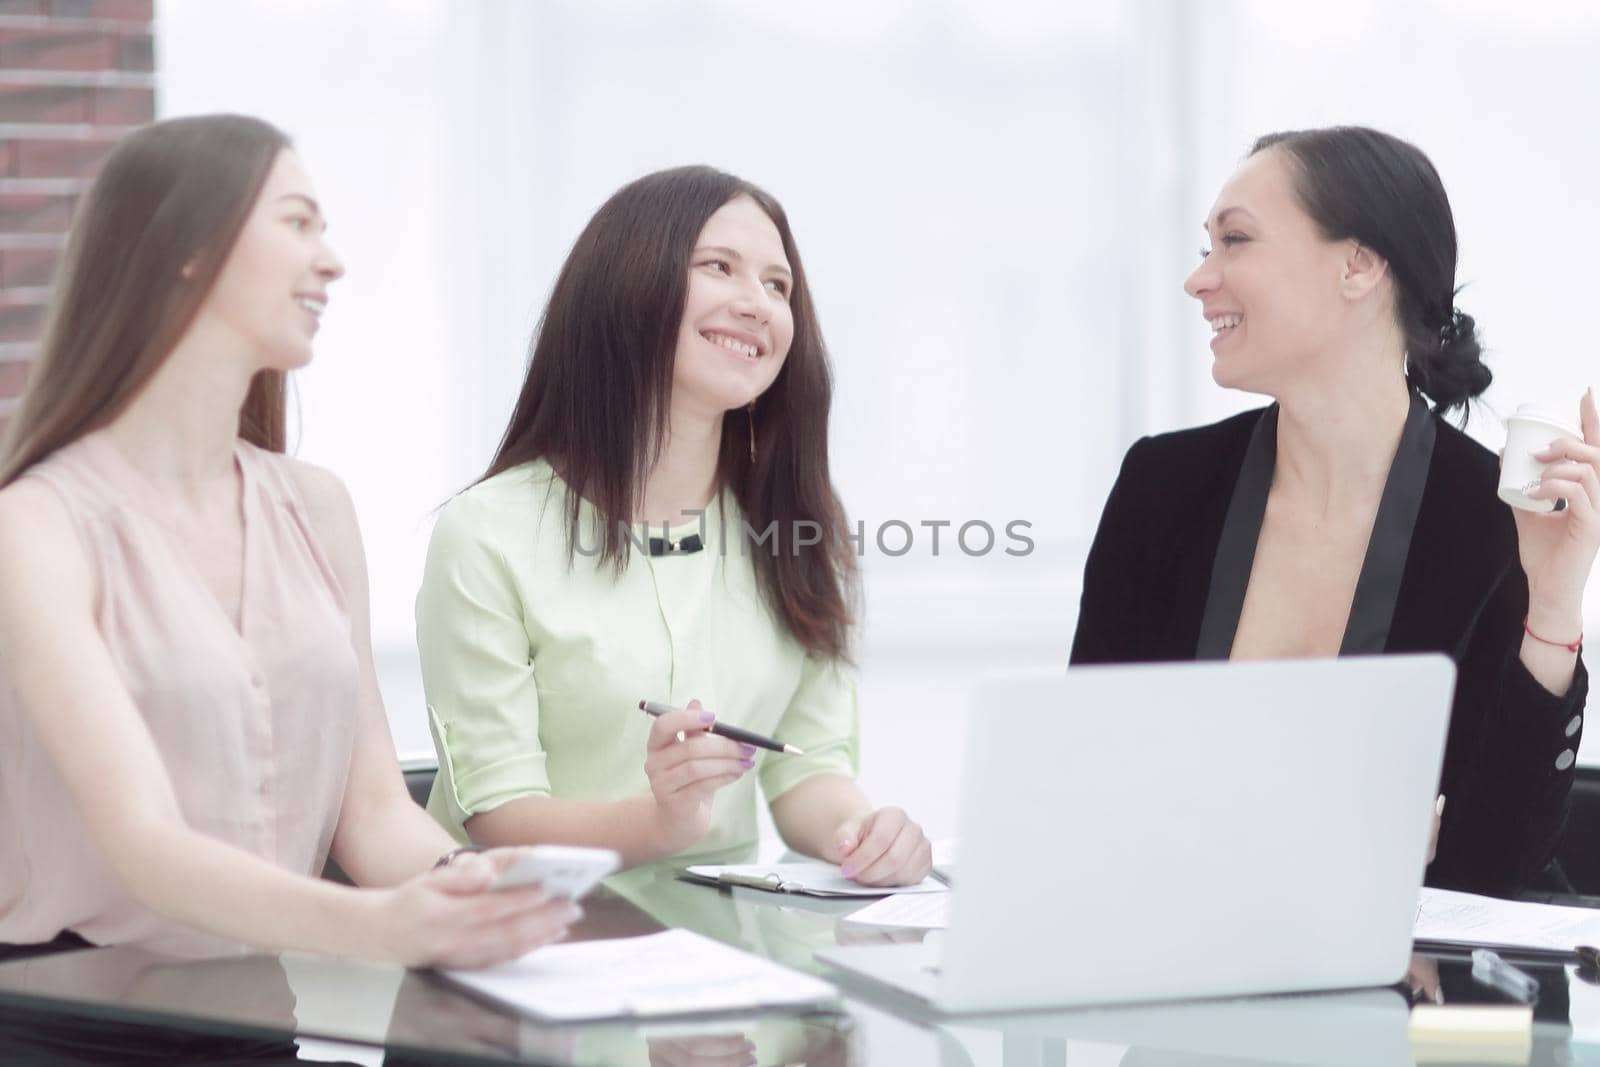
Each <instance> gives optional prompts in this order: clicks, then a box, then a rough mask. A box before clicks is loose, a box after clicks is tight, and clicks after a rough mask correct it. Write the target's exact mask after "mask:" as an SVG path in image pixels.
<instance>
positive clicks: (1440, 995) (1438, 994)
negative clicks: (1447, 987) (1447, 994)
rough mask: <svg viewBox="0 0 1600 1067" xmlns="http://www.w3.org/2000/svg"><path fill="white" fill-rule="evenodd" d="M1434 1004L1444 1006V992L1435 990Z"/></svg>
mask: <svg viewBox="0 0 1600 1067" xmlns="http://www.w3.org/2000/svg"><path fill="white" fill-rule="evenodd" d="M1433 1002H1434V1003H1435V1004H1443V1003H1444V990H1442V989H1435V990H1434V991H1433Z"/></svg>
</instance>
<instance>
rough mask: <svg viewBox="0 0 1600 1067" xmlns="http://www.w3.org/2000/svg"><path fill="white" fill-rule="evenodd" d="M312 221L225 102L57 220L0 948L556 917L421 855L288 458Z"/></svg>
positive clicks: (252, 132)
mask: <svg viewBox="0 0 1600 1067" xmlns="http://www.w3.org/2000/svg"><path fill="white" fill-rule="evenodd" d="M323 228H324V227H323V219H322V213H321V210H320V208H319V206H318V204H317V201H316V197H315V195H314V192H313V189H312V185H311V182H310V179H309V178H308V177H307V175H306V173H305V171H304V169H303V168H302V166H301V164H300V162H299V160H298V159H297V157H296V156H295V154H294V152H293V151H291V149H290V147H289V143H288V141H287V139H286V138H285V137H284V135H283V134H282V133H280V132H279V131H277V130H276V129H274V128H273V127H271V126H269V125H267V124H266V123H264V122H261V121H259V120H256V119H251V118H245V117H241V116H228V115H215V116H204V117H197V118H184V119H176V120H173V121H169V122H162V123H157V124H155V125H153V126H149V127H146V128H144V129H142V130H139V131H136V132H134V133H133V134H130V135H129V136H128V137H127V138H125V139H124V140H123V141H122V142H121V143H120V144H119V145H118V146H117V148H116V149H115V150H114V151H113V152H112V153H111V155H110V157H109V158H108V159H107V161H106V163H105V165H104V167H103V169H102V170H101V172H100V175H99V176H98V177H97V178H96V180H95V182H94V185H93V187H92V189H91V190H90V192H89V193H88V195H87V197H86V199H85V201H84V203H83V205H82V207H81V208H80V210H79V213H78V216H77V218H76V219H75V221H74V223H73V227H72V232H71V235H70V237H69V244H68V249H67V253H66V256H65V259H64V261H63V264H62V267H61V274H60V277H59V279H58V281H57V284H56V288H55V292H54V296H53V303H52V307H51V310H50V315H49V322H48V325H47V328H46V334H45V338H44V342H43V346H42V351H41V352H40V355H39V358H38V362H37V365H36V367H35V370H34V374H33V377H32V379H31V381H30V383H29V386H28V390H27V392H26V394H25V395H24V396H23V398H22V402H21V406H20V408H19V410H18V411H17V413H16V414H15V415H14V416H13V417H12V419H11V422H10V424H9V426H8V427H7V435H6V438H5V441H4V443H3V445H0V589H4V590H5V594H4V596H0V857H3V860H0V958H5V957H7V956H20V955H25V954H35V953H37V952H39V951H45V950H49V949H52V948H65V947H80V946H82V945H84V944H138V945H141V946H146V947H149V948H152V949H156V950H166V951H172V952H178V953H183V954H190V953H200V952H208V951H213V950H226V949H227V948H228V946H231V945H233V944H236V943H238V942H244V943H248V944H250V945H254V946H258V947H262V948H267V949H271V950H279V949H305V950H311V951H318V952H327V953H335V954H340V955H350V956H358V957H365V958H370V959H378V960H391V961H398V962H403V963H407V964H452V965H456V966H475V965H487V964H490V963H494V962H498V961H501V960H505V959H508V958H510V957H514V956H516V955H518V954H520V953H522V952H525V951H527V950H528V949H531V948H533V947H534V946H537V945H539V944H542V943H544V942H546V941H549V940H552V939H554V938H556V937H559V936H561V934H562V932H563V931H564V929H565V927H566V925H567V924H568V923H569V922H571V921H572V919H573V918H574V916H575V911H574V910H573V908H572V906H571V905H570V904H568V903H566V902H562V901H551V900H547V899H546V898H545V897H544V895H543V893H542V892H540V891H539V890H538V889H536V888H528V889H513V890H504V891H496V892H487V891H486V890H487V889H488V887H489V885H490V883H491V882H492V880H493V878H494V876H495V874H496V873H497V872H498V871H499V870H500V869H502V868H503V866H504V865H505V864H506V863H507V862H509V861H510V860H511V859H513V858H515V853H512V852H509V851H507V852H504V853H502V854H500V855H498V856H462V857H459V859H458V860H457V862H453V863H449V862H447V863H445V864H444V865H443V866H436V861H438V860H439V859H440V857H441V856H442V855H447V854H448V853H450V852H452V851H454V843H453V842H452V841H451V839H450V838H449V836H448V835H446V834H444V833H441V832H440V830H439V828H438V826H437V825H435V824H434V823H433V822H432V820H430V819H428V818H427V816H426V815H425V814H424V813H423V812H422V811H421V810H420V809H418V808H417V807H416V805H414V804H413V803H411V801H410V798H409V796H408V795H407V793H406V791H405V787H404V782H403V780H402V778H401V775H400V771H399V767H398V765H397V762H396V759H395V754H394V747H393V743H392V741H391V740H390V738H389V734H388V727H387V722H386V720H385V718H384V713H383V707H382V704H381V701H380V698H379V695H378V689H377V684H376V679H375V677H374V673H373V667H372V654H371V647H370V636H369V632H368V621H367V579H366V564H365V560H364V558H363V554H362V549H361V540H360V535H359V533H358V531H357V528H356V521H355V515H354V512H353V510H352V508H351V505H350V501H349V497H348V496H347V495H346V493H345V490H344V487H343V486H342V485H341V484H340V482H339V481H338V479H337V478H335V477H334V476H333V475H331V474H329V473H328V472H326V471H323V470H320V469H318V468H315V467H312V466H310V465H309V464H305V463H300V462H297V461H295V460H292V459H289V458H288V457H286V456H284V455H282V450H283V442H284V402H283V378H284V375H285V373H286V372H288V371H290V370H291V369H293V368H296V367H300V366H303V365H304V364H305V363H306V362H307V361H309V360H310V358H311V342H312V337H313V335H314V334H315V333H316V330H317V325H318V321H319V318H320V316H321V314H322V311H323V308H324V306H325V305H326V302H327V297H328V293H327V290H328V286H329V285H330V284H331V283H332V282H333V281H335V280H336V279H338V278H339V276H340V275H341V274H342V273H343V271H344V268H343V266H342V265H341V264H340V262H339V260H338V258H337V257H336V256H335V255H334V253H333V251H332V249H331V248H329V246H328V244H327V242H326V241H325V239H324V237H323ZM330 853H331V855H332V857H333V858H334V859H335V860H336V861H337V862H338V864H339V866H340V867H341V868H343V870H344V871H345V872H346V873H347V874H349V875H350V876H351V878H353V879H354V880H355V881H356V882H357V883H358V884H360V885H363V886H370V887H376V888H364V889H356V888H351V887H347V886H341V885H337V884H335V883H333V882H330V881H324V880H322V879H320V878H319V877H318V875H319V874H320V872H321V871H322V869H323V866H324V864H325V863H326V861H327V860H328V858H329V856H330Z"/></svg>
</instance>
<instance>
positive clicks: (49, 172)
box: [0, 137, 116, 178]
mask: <svg viewBox="0 0 1600 1067" xmlns="http://www.w3.org/2000/svg"><path fill="white" fill-rule="evenodd" d="M7 144H9V146H10V149H11V151H10V158H9V163H10V166H9V168H8V169H6V170H3V171H0V173H4V174H9V175H10V176H11V177H14V178H88V177H92V176H93V175H94V172H95V171H96V170H99V169H100V163H101V161H102V160H104V159H105V158H106V154H107V153H108V152H110V151H111V148H112V146H113V145H115V144H116V142H115V141H112V140H92V139H88V138H66V137H61V138H58V137H29V138H19V139H17V140H15V141H10V142H7ZM0 158H4V157H0Z"/></svg>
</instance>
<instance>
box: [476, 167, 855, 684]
mask: <svg viewBox="0 0 1600 1067" xmlns="http://www.w3.org/2000/svg"><path fill="white" fill-rule="evenodd" d="M741 196H745V197H749V198H750V199H751V200H753V201H755V202H756V204H757V205H759V206H760V208H761V210H762V211H764V212H765V213H766V215H767V217H768V218H770V219H771V220H772V223H773V225H774V226H776V227H777V229H778V234H779V235H780V237H781V238H782V240H783V251H784V254H785V255H786V256H787V257H788V260H789V266H790V268H791V269H792V270H793V272H794V287H793V290H792V291H791V293H790V301H789V306H790V309H791V311H792V313H793V315H794V340H793V342H792V343H791V344H790V347H789V354H788V357H787V359H786V360H785V361H784V364H783V368H782V370H780V371H779V373H778V376H777V378H776V379H775V380H774V381H773V383H772V386H771V387H770V388H769V389H768V390H767V391H766V392H765V393H763V394H762V395H761V397H760V398H759V399H757V400H756V402H755V404H754V406H753V408H752V409H751V413H750V418H751V419H752V420H753V422H754V429H755V437H756V441H757V450H756V456H755V459H754V460H753V461H752V459H751V458H750V452H749V448H750V445H749V430H748V428H747V427H746V426H745V420H744V419H743V418H725V419H724V420H723V424H722V446H721V454H720V458H719V460H718V479H719V482H720V484H721V485H722V487H723V488H724V489H726V490H728V491H731V492H732V493H733V496H734V499H735V500H737V501H738V503H739V506H740V507H741V508H742V509H743V511H744V515H745V522H746V523H747V524H748V525H749V526H750V527H751V528H752V529H754V530H756V531H758V532H760V533H764V532H765V531H768V530H775V531H776V535H775V536H776V543H774V542H773V541H772V540H766V541H763V542H762V543H761V544H759V545H757V544H754V543H752V541H751V539H750V538H749V537H748V536H747V535H746V534H744V532H743V531H734V527H732V526H730V527H729V529H730V531H734V532H736V533H738V534H739V536H741V537H743V538H744V541H745V543H744V549H745V551H746V552H748V554H749V555H750V557H751V559H752V561H753V563H754V565H755V570H756V578H757V581H758V582H759V584H760V586H761V588H762V590H763V592H764V593H765V594H766V596H767V598H768V602H769V603H770V605H771V606H772V608H773V610H774V612H775V613H776V614H777V615H778V617H779V618H780V619H782V620H783V622H784V624H785V626H786V627H787V628H788V630H789V632H790V633H791V634H792V635H793V636H794V638H795V640H797V641H798V642H799V643H800V644H802V645H803V646H805V648H806V649H807V650H808V651H810V652H812V653H815V654H818V655H822V656H828V657H839V658H843V657H845V656H847V655H848V646H849V633H850V624H851V621H852V614H851V604H852V602H853V601H854V599H855V593H856V569H855V560H854V559H853V558H852V557H851V556H850V554H849V552H848V551H847V549H846V545H847V542H846V540H845V538H844V536H843V534H844V509H843V507H842V506H841V504H840V502H839V497H838V494H837V493H836V492H835V491H834V488H833V482H832V479H831V477H830V475H829V473H828V409H829V406H830V405H831V403H832V397H833V382H832V373H831V371H830V369H829V366H828V353H827V349H826V348H825V347H824V345H823V342H822V330H821V327H820V326H818V324H817V315H816V310H815V308H814V306H813V304H812V298H811V290H810V288H809V287H808V286H807V285H806V275H805V269H804V268H803V267H802V266H801V263H800V253H799V251H798V249H796V248H795V243H794V236H793V234H792V233H791V232H790V229H789V222H788V219H787V218H786V217H785V215H784V212H783V208H782V206H780V205H779V203H778V202H777V201H776V200H775V199H773V197H772V196H771V195H770V194H768V193H766V192H765V191H763V190H762V189H760V188H758V187H756V186H754V185H752V184H750V183H749V182H746V181H743V180H742V179H739V178H736V177H734V176H733V175H731V174H725V173H723V172H722V171H719V170H714V169H713V168H711V167H678V168H675V169H673V170H664V171H658V172H657V173H655V174H649V175H646V176H645V177H643V178H640V179H638V180H637V181H634V182H631V183H630V184H628V185H625V186H623V187H622V188H621V189H619V190H618V191H617V192H616V193H615V194H614V195H613V196H612V197H611V199H609V200H607V201H606V202H605V204H604V205H603V206H602V207H601V208H600V210H599V211H598V212H597V213H596V214H595V216H594V218H593V219H591V220H590V221H589V224H588V225H587V226H586V227H584V230H583V233H582V234H580V235H579V237H578V240H577V242H576V244H574V245H573V248H572V251H571V252H570V253H569V254H568V256H567V260H566V262H565V263H564V264H563V265H562V267H561V273H560V275H559V276H558V277H557V278H556V283H555V288H554V289H553V290H552V291H551V294H550V302H549V303H548V304H547V305H546V307H545V311H544V315H543V316H542V317H541V319H540V321H539V326H538V329H537V331H536V332H535V334H534V340H533V346H532V355H531V358H530V360H529V363H528V375H527V378H526V380H525V381H524V382H523V385H522V392H521V395H519V396H518V397H517V404H516V409H515V410H514V411H513V412H512V415H511V422H510V424H509V425H508V426H507V427H506V431H505V434H504V435H503V436H502V437H501V440H500V447H499V450H498V451H497V452H496V454H495V457H494V462H493V463H491V464H490V465H489V469H488V471H486V472H485V473H484V475H483V477H484V478H490V477H493V476H494V475H496V474H499V473H500V472H502V471H505V470H509V469H510V468H512V467H515V466H518V465H519V464H522V463H527V462H529V461H530V460H534V459H544V460H546V461H547V462H549V463H550V465H551V466H552V467H553V468H554V469H555V470H556V472H557V473H558V474H560V475H561V477H562V479H563V480H564V481H565V482H566V484H567V499H566V513H567V528H568V549H569V551H568V555H569V559H570V558H571V555H572V549H573V548H575V547H576V545H577V544H578V539H579V537H580V536H581V535H580V531H579V525H580V506H581V502H582V501H583V500H588V501H589V502H590V503H591V504H592V505H593V506H594V507H595V509H596V510H597V511H598V512H599V514H600V516H601V517H602V519H603V520H604V521H602V522H601V524H600V525H601V531H602V532H601V543H600V550H599V559H600V560H601V561H605V562H610V563H612V564H614V565H615V566H616V568H617V569H618V570H619V571H620V570H621V568H622V567H623V566H624V565H625V564H626V561H627V559H628V556H629V551H630V541H629V538H628V535H627V532H626V528H625V525H624V524H626V523H629V522H631V521H632V518H633V516H634V514H635V512H636V510H637V508H638V507H639V505H640V503H641V501H642V500H643V496H644V486H645V481H646V479H647V478H648V477H649V474H650V470H651V468H652V467H653V466H654V465H655V462H656V461H657V459H658V458H659V457H660V455H661V450H662V448H663V446H664V444H665V441H666V434H667V420H668V411H669V406H670V402H671V393H672V377H673V365H674V361H675V358H676V353H677V340H678V327H679V324H680V321H681V319H682V316H683V305H684V299H685V296H686V294H687V291H688V275H689V266H690V255H691V253H692V252H693V249H694V245H695V241H696V240H697V239H698V238H699V236H700V231H701V229H703V228H704V226H705V224H706V221H707V220H708V219H709V218H710V217H711V216H712V214H714V213H715V212H716V211H717V209H718V208H720V207H722V206H723V205H724V204H726V203H728V202H729V201H730V200H733V199H735V198H736V197H741ZM480 480H481V479H480ZM811 524H814V525H811ZM818 532H820V536H821V541H820V543H816V544H807V543H806V542H807V541H810V540H812V539H813V538H815V537H816V536H817V534H818Z"/></svg>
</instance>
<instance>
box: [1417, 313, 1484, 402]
mask: <svg viewBox="0 0 1600 1067" xmlns="http://www.w3.org/2000/svg"><path fill="white" fill-rule="evenodd" d="M1444 319H1445V321H1444V324H1443V325H1441V326H1440V327H1439V333H1438V341H1437V344H1436V346H1434V347H1432V348H1429V347H1428V346H1426V345H1424V346H1416V347H1420V348H1422V351H1415V350H1410V351H1408V352H1407V357H1408V361H1407V371H1406V378H1407V380H1408V381H1410V383H1411V385H1412V386H1413V387H1414V388H1416V389H1419V390H1421V391H1422V392H1423V393H1426V394H1427V396H1428V397H1429V399H1431V400H1432V401H1433V403H1434V406H1435V407H1437V408H1440V409H1444V408H1452V407H1456V406H1457V405H1459V404H1464V403H1466V402H1467V401H1468V400H1471V399H1472V398H1473V397H1475V396H1478V395H1480V394H1481V393H1482V392H1483V391H1484V390H1485V389H1487V388H1489V383H1490V382H1492V381H1493V380H1494V374H1493V372H1491V371H1490V370H1489V367H1488V365H1487V364H1485V363H1484V362H1483V346H1482V345H1481V344H1480V343H1479V342H1478V326H1477V323H1476V322H1475V321H1474V320H1473V318H1472V316H1471V315H1468V314H1467V313H1466V312H1464V311H1462V310H1461V309H1460V308H1458V307H1451V308H1450V311H1449V314H1448V315H1447V316H1445V317H1444Z"/></svg>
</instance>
